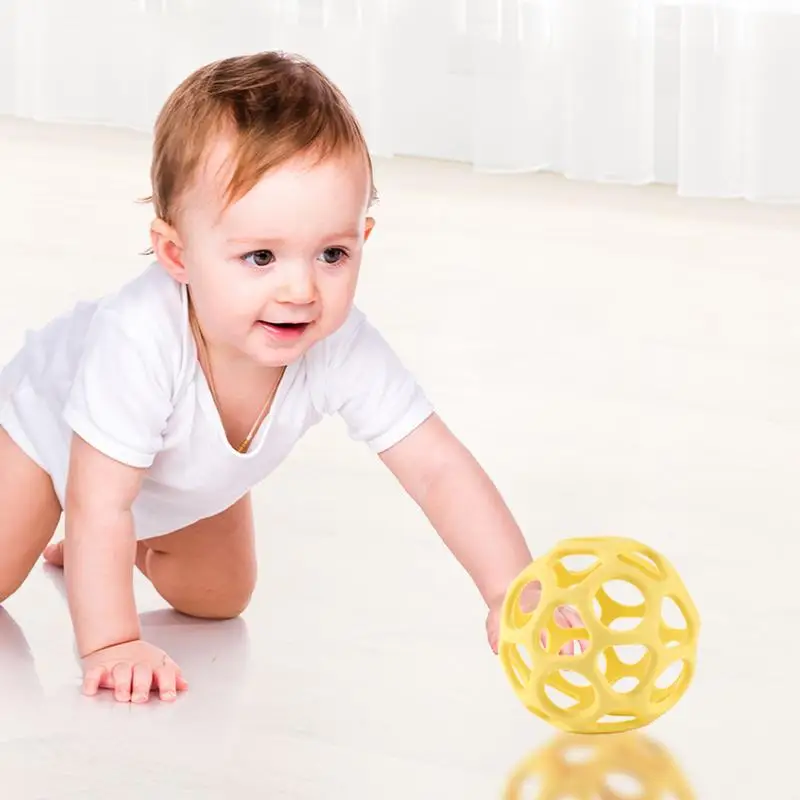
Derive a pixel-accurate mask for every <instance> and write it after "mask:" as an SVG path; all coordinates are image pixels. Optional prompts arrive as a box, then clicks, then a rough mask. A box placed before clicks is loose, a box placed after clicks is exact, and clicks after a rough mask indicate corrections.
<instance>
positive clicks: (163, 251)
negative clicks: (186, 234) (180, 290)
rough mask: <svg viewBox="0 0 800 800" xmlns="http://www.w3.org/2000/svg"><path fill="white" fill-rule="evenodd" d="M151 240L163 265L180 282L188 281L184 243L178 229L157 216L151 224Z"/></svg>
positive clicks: (155, 252)
mask: <svg viewBox="0 0 800 800" xmlns="http://www.w3.org/2000/svg"><path fill="white" fill-rule="evenodd" d="M150 242H151V243H152V246H153V253H154V254H155V257H156V258H157V259H158V261H159V263H160V264H161V266H162V267H164V269H165V270H166V271H167V272H168V273H169V274H170V275H171V276H172V277H173V278H175V280H176V281H178V282H179V283H186V282H187V280H188V278H187V276H186V267H185V265H184V263H183V243H182V242H181V237H180V236H179V235H178V231H177V230H175V228H174V227H173V226H172V225H170V224H169V223H167V222H165V221H164V220H163V219H159V218H156V219H154V220H153V222H152V224H151V225H150Z"/></svg>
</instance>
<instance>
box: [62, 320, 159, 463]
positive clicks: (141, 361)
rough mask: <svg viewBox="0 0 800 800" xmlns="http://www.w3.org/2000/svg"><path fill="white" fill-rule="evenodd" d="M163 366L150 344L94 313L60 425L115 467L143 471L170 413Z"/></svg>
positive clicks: (155, 347)
mask: <svg viewBox="0 0 800 800" xmlns="http://www.w3.org/2000/svg"><path fill="white" fill-rule="evenodd" d="M168 363H169V362H168V359H167V358H166V357H165V355H164V354H162V353H161V352H160V351H159V343H158V342H157V341H155V339H153V340H149V339H147V338H145V337H144V336H136V335H133V334H132V333H129V332H127V331H126V330H125V329H124V327H123V325H122V324H121V322H120V321H119V320H118V319H117V318H116V317H115V315H114V314H113V313H112V312H107V311H103V310H99V311H98V312H97V313H96V314H95V317H94V319H93V320H92V322H91V324H90V326H89V330H88V332H87V335H86V340H85V343H84V350H83V354H82V357H81V360H80V362H79V364H78V368H77V371H76V374H75V378H74V381H73V384H72V386H71V389H70V392H69V394H68V396H67V401H66V405H65V408H64V419H65V421H66V422H67V424H68V425H69V426H70V427H71V428H72V430H73V431H74V432H75V433H76V434H78V436H80V437H81V438H82V439H84V440H85V441H86V442H87V443H88V444H90V445H91V446H92V447H94V448H95V449H96V450H99V451H100V452H101V453H104V454H105V455H107V456H109V457H110V458H113V459H114V460H115V461H119V462H121V463H123V464H129V465H130V466H133V467H140V468H146V467H149V466H150V465H151V464H152V463H153V460H154V459H155V456H156V454H157V453H158V451H159V450H160V448H161V446H162V443H163V436H164V431H165V428H166V424H167V420H168V419H169V416H170V414H171V413H172V408H173V404H172V392H171V389H170V387H171V380H170V375H169V368H168Z"/></svg>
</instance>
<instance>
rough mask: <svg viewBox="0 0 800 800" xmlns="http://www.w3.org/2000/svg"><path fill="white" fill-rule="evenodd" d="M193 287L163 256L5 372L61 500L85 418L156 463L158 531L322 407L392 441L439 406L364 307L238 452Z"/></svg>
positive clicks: (241, 481)
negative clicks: (201, 336)
mask: <svg viewBox="0 0 800 800" xmlns="http://www.w3.org/2000/svg"><path fill="white" fill-rule="evenodd" d="M187 300H188V298H187V292H186V287H185V286H183V285H182V284H180V283H178V282H177V281H175V280H174V279H173V278H172V277H170V276H169V275H168V273H167V272H166V271H165V270H164V269H163V268H162V267H161V266H160V265H159V264H158V263H154V264H152V265H151V266H150V267H148V268H147V269H146V270H145V271H144V272H143V273H142V274H141V275H140V276H138V277H137V278H135V279H134V280H132V281H130V282H129V283H128V284H126V285H125V286H123V287H122V289H121V290H120V291H119V292H116V293H114V294H112V295H109V296H107V297H104V298H102V299H100V300H98V301H96V302H91V303H80V304H78V305H77V306H76V307H75V308H74V309H73V310H72V311H71V312H70V313H68V314H65V315H63V316H60V317H58V318H56V319H55V320H54V321H53V322H51V323H50V324H49V325H47V326H46V327H44V328H43V329H41V330H39V331H36V332H33V333H29V334H28V336H27V338H26V342H25V344H24V346H23V348H22V349H21V350H20V352H19V353H18V354H17V355H16V357H15V358H14V359H13V360H12V361H11V363H10V364H8V365H7V366H6V367H5V369H4V370H3V371H2V372H0V427H2V428H4V429H5V430H6V432H7V433H8V434H9V435H10V436H11V437H12V438H13V439H14V440H15V441H16V442H17V444H18V445H19V446H20V447H21V448H22V449H23V450H24V451H25V452H26V453H27V454H28V455H29V456H30V457H31V458H32V459H33V460H34V461H36V463H38V464H39V465H40V466H41V467H42V468H43V469H44V470H45V471H46V472H47V473H48V474H49V475H50V476H51V477H52V480H53V484H54V486H55V490H56V494H57V495H58V497H59V499H60V501H61V505H62V507H63V506H64V495H65V486H66V480H67V467H68V461H69V447H70V440H71V437H72V432H73V431H74V432H76V433H77V434H78V435H79V436H81V437H82V438H83V439H85V440H86V441H87V442H88V443H89V444H91V445H92V446H93V447H95V448H96V449H98V450H99V451H101V452H103V453H105V454H106V455H108V456H110V457H111V458H113V459H115V460H116V461H120V462H123V463H125V464H130V465H132V466H136V467H145V468H147V471H146V474H145V478H144V483H143V486H142V489H141V492H140V494H139V495H138V497H137V499H136V501H135V502H134V505H133V516H134V523H135V529H136V536H137V538H139V539H145V538H148V537H151V536H157V535H160V534H163V533H169V532H171V531H174V530H177V529H179V528H182V527H184V526H186V525H189V524H190V523H192V522H195V521H196V520H198V519H202V518H205V517H208V516H211V515H213V514H216V513H218V512H220V511H223V510H224V509H226V508H228V507H229V506H231V505H232V504H233V503H234V502H235V501H236V500H238V499H239V498H240V497H242V496H243V495H244V494H245V493H246V492H247V491H248V490H249V489H251V488H252V487H253V486H254V485H255V484H257V483H258V482H259V481H261V480H262V479H263V478H264V477H266V476H267V475H268V474H269V473H270V472H271V471H272V470H274V469H275V468H276V467H277V466H278V465H279V464H280V463H281V462H282V461H283V460H284V459H285V458H286V456H287V455H288V454H289V452H290V451H291V449H292V448H293V447H294V445H295V444H296V443H297V442H298V440H299V439H300V437H301V436H303V434H304V433H305V432H306V431H307V430H308V429H309V428H310V427H311V426H312V425H314V424H316V423H317V422H319V421H320V420H321V419H322V418H323V416H326V415H330V414H335V413H338V414H339V415H340V416H341V417H342V418H343V420H344V422H345V424H346V427H347V430H348V432H349V435H350V436H351V437H352V438H353V439H355V440H358V441H362V442H365V443H366V444H367V445H368V446H369V447H371V448H372V450H374V451H375V452H376V453H379V452H381V451H383V450H386V449H388V448H389V447H391V446H392V445H393V444H395V443H397V442H399V441H400V440H401V439H403V438H404V437H405V436H407V435H408V434H409V433H411V432H412V431H413V430H414V429H415V428H416V427H417V426H419V425H420V424H421V423H422V422H423V421H424V420H425V419H427V418H428V417H429V416H430V414H431V413H432V411H433V409H432V407H431V404H430V402H429V401H428V399H427V398H426V396H425V394H424V393H423V391H422V390H421V388H420V387H419V385H418V384H417V382H416V380H415V379H414V377H413V376H412V375H411V374H410V372H409V371H408V370H407V369H406V368H405V367H404V366H403V364H402V363H401V362H400V360H399V359H398V357H397V356H396V354H395V353H394V352H393V350H392V349H391V348H390V347H389V345H388V344H387V343H386V342H385V341H384V339H383V338H382V337H381V335H380V334H379V333H378V332H377V331H376V330H375V328H373V327H372V326H371V325H370V323H369V322H368V321H367V319H366V318H365V316H364V314H363V313H361V311H359V310H358V309H357V308H353V309H352V311H351V312H350V314H349V316H348V318H347V320H346V322H345V323H344V325H343V326H342V327H341V328H340V329H339V330H338V331H336V332H335V333H334V334H332V335H331V336H329V337H328V338H327V339H324V340H322V341H320V342H318V343H316V344H315V345H314V346H313V347H311V348H310V349H309V350H308V352H307V353H306V354H305V355H304V356H303V357H302V358H300V359H299V360H298V361H296V362H295V363H293V364H291V365H289V366H288V367H287V369H286V372H285V374H284V377H283V380H282V381H281V384H280V387H279V389H278V392H277V395H276V397H275V400H274V403H273V406H272V409H271V410H270V413H269V415H268V416H267V418H266V420H265V421H264V424H263V425H262V426H261V428H260V430H259V432H258V434H257V435H256V437H255V439H254V440H253V442H252V444H251V447H250V450H249V451H248V452H247V453H244V454H240V453H237V452H236V450H234V448H233V447H231V446H230V444H229V443H228V441H227V439H226V436H225V432H224V429H223V427H222V423H221V420H220V417H219V414H218V412H217V409H216V406H215V404H214V401H213V399H212V396H211V392H210V391H209V387H208V383H207V382H206V379H205V376H204V374H203V371H202V369H200V367H199V364H198V360H197V351H196V349H195V342H194V338H193V336H192V335H191V330H190V327H189V321H188V302H187ZM98 488H99V487H98Z"/></svg>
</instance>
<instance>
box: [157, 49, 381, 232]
mask: <svg viewBox="0 0 800 800" xmlns="http://www.w3.org/2000/svg"><path fill="white" fill-rule="evenodd" d="M224 133H230V134H232V136H233V140H234V145H233V147H234V150H233V153H232V157H233V158H232V164H231V171H230V180H229V183H228V187H227V194H226V202H227V203H232V202H235V201H236V200H237V199H239V198H240V197H242V196H243V195H244V194H246V193H247V192H248V191H249V190H250V189H252V188H253V186H255V184H256V183H257V182H258V181H259V180H260V179H261V177H262V176H263V175H264V174H265V173H266V172H268V171H269V170H271V169H274V168H275V167H278V166H280V165H281V164H283V163H285V162H286V161H288V160H290V159H291V158H293V157H295V156H298V155H302V154H309V155H313V156H314V157H316V158H319V159H324V158H327V157H329V156H338V155H342V154H346V153H356V154H361V155H363V157H364V158H365V160H366V163H367V166H368V169H369V174H370V180H371V181H372V160H371V158H370V155H369V150H368V148H367V144H366V142H365V140H364V136H363V133H362V131H361V128H360V126H359V124H358V121H357V120H356V117H355V115H354V113H353V111H352V109H351V107H350V105H349V103H348V102H347V100H346V99H345V97H344V95H343V94H342V93H341V91H340V90H339V89H338V88H337V87H336V86H335V85H334V84H333V83H332V82H331V81H330V80H329V79H328V78H327V76H326V75H324V74H323V72H322V71H321V70H320V69H319V68H317V67H316V66H314V65H313V64H311V63H310V62H308V61H307V60H305V59H304V58H302V57H300V56H296V55H289V54H285V53H279V52H265V53H257V54H254V55H245V56H237V57H234V58H226V59H223V60H222V61H216V62H214V63H212V64H208V65H206V66H204V67H201V68H200V69H198V70H197V71H195V72H194V73H192V74H191V75H190V76H189V77H188V78H186V79H185V80H184V81H183V82H182V83H181V84H180V85H179V86H178V87H177V88H176V89H175V90H174V91H173V92H172V94H171V95H170V96H169V98H168V99H167V101H166V103H165V104H164V107H163V108H162V110H161V113H160V114H159V116H158V119H157V121H156V126H155V141H154V145H153V160H152V166H151V181H152V186H153V193H152V195H151V196H150V197H149V198H147V200H148V201H150V202H152V203H153V206H154V208H155V212H156V214H157V216H158V217H160V218H161V219H163V220H165V221H166V222H168V223H169V224H174V222H175V217H176V212H177V208H178V204H179V202H180V198H181V196H182V194H183V193H184V192H185V191H186V190H187V188H188V187H189V186H190V185H191V182H192V181H193V180H194V179H195V177H196V175H197V171H198V169H199V168H200V167H201V165H202V163H203V161H204V159H205V158H206V157H207V155H208V148H209V146H210V144H211V143H212V141H213V140H214V138H215V137H217V136H219V135H222V134H224ZM374 197H375V189H374V183H373V185H372V198H373V199H374Z"/></svg>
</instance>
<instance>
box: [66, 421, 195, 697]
mask: <svg viewBox="0 0 800 800" xmlns="http://www.w3.org/2000/svg"><path fill="white" fill-rule="evenodd" d="M143 474H144V470H142V469H139V468H137V467H132V466H128V465H126V464H122V463H120V462H118V461H115V460H113V459H111V458H109V457H108V456H105V455H103V454H102V453H100V452H99V451H98V450H96V449H95V448H93V447H91V446H90V445H89V444H87V443H86V442H85V441H84V440H83V439H81V438H80V437H79V436H74V437H73V440H72V450H71V456H70V470H69V479H68V482H67V492H66V503H65V505H66V508H65V523H66V536H65V539H64V575H65V580H66V586H67V597H68V601H69V608H70V614H71V616H72V622H73V626H74V630H75V637H76V641H77V647H78V652H79V655H80V658H81V660H82V662H83V668H84V691H85V692H86V693H87V694H95V693H96V692H97V690H98V688H100V687H105V688H109V689H114V692H115V695H116V698H117V699H118V700H122V701H125V700H128V699H130V698H131V696H133V699H134V701H145V700H146V699H147V697H149V695H150V690H151V687H152V685H153V683H154V680H155V683H156V685H157V686H158V688H159V689H160V692H161V696H162V699H171V698H172V697H174V696H175V693H176V691H177V689H180V688H183V686H184V684H183V681H182V680H181V679H180V674H179V671H178V670H177V666H176V665H175V664H174V663H173V662H171V661H170V660H169V659H168V657H167V656H166V654H165V653H164V652H163V651H162V650H160V649H158V648H156V647H154V646H152V645H150V644H147V643H146V642H143V641H141V640H140V636H141V630H140V625H139V617H138V614H137V611H136V603H135V598H134V591H133V569H134V564H135V560H136V536H135V533H134V525H133V516H132V512H131V507H132V505H133V501H134V499H135V498H136V495H137V494H138V492H139V489H140V487H141V483H142V477H143Z"/></svg>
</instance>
